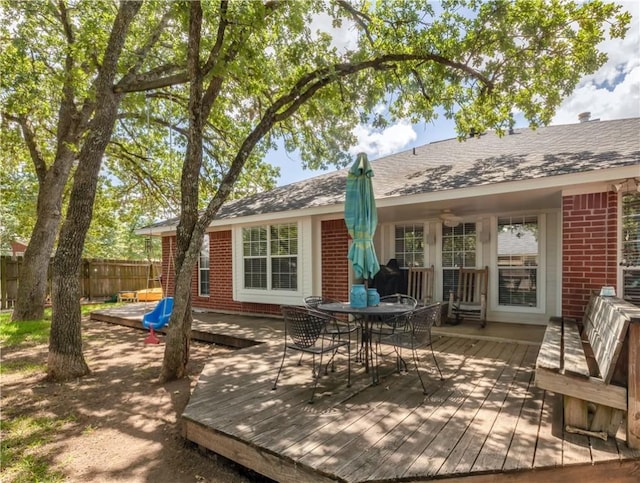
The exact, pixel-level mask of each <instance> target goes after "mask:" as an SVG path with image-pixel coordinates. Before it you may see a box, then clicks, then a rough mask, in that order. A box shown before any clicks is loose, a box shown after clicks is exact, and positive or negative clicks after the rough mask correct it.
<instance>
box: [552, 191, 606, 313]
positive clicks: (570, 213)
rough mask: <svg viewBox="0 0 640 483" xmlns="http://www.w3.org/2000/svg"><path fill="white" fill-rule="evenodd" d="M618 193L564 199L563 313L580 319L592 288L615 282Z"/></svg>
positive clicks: (591, 194) (572, 196)
mask: <svg viewBox="0 0 640 483" xmlns="http://www.w3.org/2000/svg"><path fill="white" fill-rule="evenodd" d="M617 213H618V195H617V194H616V193H614V192H601V193H589V194H579V195H571V196H563V198H562V315H563V316H565V317H573V318H577V319H581V318H582V316H583V315H584V309H585V306H586V304H587V302H588V300H589V296H590V295H591V293H592V292H593V291H599V290H600V288H601V287H602V286H605V285H610V286H615V285H616V276H617V270H616V260H617V259H616V250H617V243H616V240H617V233H618V219H617Z"/></svg>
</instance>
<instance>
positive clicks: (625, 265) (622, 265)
mask: <svg viewBox="0 0 640 483" xmlns="http://www.w3.org/2000/svg"><path fill="white" fill-rule="evenodd" d="M627 194H629V193H627V192H624V191H621V192H620V193H619V194H618V240H619V242H618V249H617V250H616V251H617V252H618V261H617V265H618V273H617V286H618V289H617V290H616V295H617V296H618V297H621V298H623V297H624V296H625V295H626V294H625V293H624V288H625V287H624V275H625V271H627V270H629V271H631V270H632V271H636V270H640V265H633V264H631V263H629V261H628V260H625V259H624V257H623V255H624V245H625V242H626V241H625V240H624V206H623V203H624V196H625V195H627ZM632 194H635V193H632ZM636 196H640V194H637V195H636Z"/></svg>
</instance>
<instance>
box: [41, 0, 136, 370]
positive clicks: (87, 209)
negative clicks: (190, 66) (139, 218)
mask: <svg viewBox="0 0 640 483" xmlns="http://www.w3.org/2000/svg"><path fill="white" fill-rule="evenodd" d="M140 6H141V2H133V1H128V2H122V3H121V4H120V9H119V11H118V14H117V16H116V19H115V22H114V25H113V29H112V31H111V36H110V38H109V44H108V45H107V50H106V51H105V55H104V58H103V62H102V67H101V70H100V73H99V74H98V77H97V79H96V99H99V102H98V107H97V108H96V111H95V116H94V118H93V120H92V121H91V128H90V129H89V132H88V134H87V136H86V139H85V141H84V143H83V145H82V149H81V150H80V155H79V164H78V169H77V170H76V173H75V176H74V179H73V188H72V190H71V196H70V197H69V207H68V208H67V214H66V218H65V221H64V224H63V225H62V230H61V231H60V239H59V241H58V249H57V250H56V254H55V256H54V258H53V267H52V268H53V290H52V304H53V317H52V320H51V338H50V340H49V357H48V360H47V363H48V368H47V373H48V376H49V377H50V378H51V379H54V380H67V379H71V378H75V377H79V376H83V375H85V374H87V373H89V367H88V366H87V364H86V362H85V361H84V357H83V355H82V334H81V330H82V329H81V317H80V295H81V292H80V281H79V275H80V266H81V262H82V250H83V248H84V241H85V238H86V235H87V231H88V230H89V225H90V224H91V218H92V215H93V203H94V200H95V195H96V188H97V184H98V175H99V173H100V166H101V164H102V156H103V155H104V152H105V149H106V147H107V144H108V143H109V140H110V139H111V134H112V132H113V128H114V124H115V121H116V116H117V114H118V106H119V104H120V101H121V99H122V94H115V93H114V90H113V85H114V79H115V76H116V72H117V68H118V59H119V58H120V53H121V51H122V47H123V45H124V41H125V38H126V34H127V31H128V28H129V25H130V23H131V21H132V20H133V18H134V17H135V15H136V14H137V12H138V10H139V9H140Z"/></svg>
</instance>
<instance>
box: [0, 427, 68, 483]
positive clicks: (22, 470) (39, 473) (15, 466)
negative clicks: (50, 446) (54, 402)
mask: <svg viewBox="0 0 640 483" xmlns="http://www.w3.org/2000/svg"><path fill="white" fill-rule="evenodd" d="M69 421H71V420H62V419H54V418H47V417H32V416H20V417H18V418H13V419H6V420H5V419H4V418H3V421H2V443H0V467H1V468H2V481H7V482H9V481H11V482H13V483H22V482H24V483H27V482H33V481H43V482H44V481H46V482H51V483H54V482H59V481H60V482H61V481H65V477H64V475H63V474H62V473H60V472H58V471H51V470H50V469H49V461H48V458H47V457H46V455H39V454H38V448H40V447H41V446H43V445H44V444H46V443H48V442H49V441H51V439H52V438H53V436H54V435H55V434H56V432H57V431H58V429H59V428H61V427H62V426H63V425H65V424H66V423H67V422H69Z"/></svg>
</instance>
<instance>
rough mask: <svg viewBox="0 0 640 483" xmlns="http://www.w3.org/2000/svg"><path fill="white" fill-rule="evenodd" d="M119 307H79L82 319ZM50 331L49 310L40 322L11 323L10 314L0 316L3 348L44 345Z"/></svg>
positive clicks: (116, 305) (105, 305) (93, 305)
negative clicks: (94, 312) (93, 312)
mask: <svg viewBox="0 0 640 483" xmlns="http://www.w3.org/2000/svg"><path fill="white" fill-rule="evenodd" d="M119 305H122V303H119V304H91V305H81V306H80V312H81V314H82V316H83V317H84V316H85V315H88V314H89V313H91V312H92V311H94V310H100V309H105V308H113V307H118V306H119ZM50 330H51V309H50V308H47V309H45V310H44V318H42V319H40V320H25V321H20V322H12V321H11V313H10V312H5V313H2V314H0V343H2V344H3V346H4V347H5V348H7V347H15V346H18V345H21V344H29V345H35V344H44V343H45V342H47V341H48V340H49V331H50Z"/></svg>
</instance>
